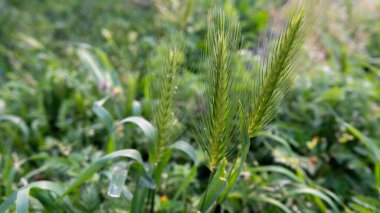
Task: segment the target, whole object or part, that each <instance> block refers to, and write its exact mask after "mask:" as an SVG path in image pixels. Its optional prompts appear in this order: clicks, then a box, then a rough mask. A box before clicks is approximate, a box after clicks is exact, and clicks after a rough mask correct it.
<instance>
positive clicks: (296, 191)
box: [286, 186, 340, 213]
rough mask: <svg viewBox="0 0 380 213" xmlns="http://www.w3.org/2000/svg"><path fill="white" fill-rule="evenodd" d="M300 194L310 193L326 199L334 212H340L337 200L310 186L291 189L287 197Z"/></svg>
mask: <svg viewBox="0 0 380 213" xmlns="http://www.w3.org/2000/svg"><path fill="white" fill-rule="evenodd" d="M300 194H308V195H313V196H315V197H317V198H320V199H322V200H323V201H325V202H326V203H327V204H329V206H330V207H331V208H332V210H333V212H336V213H339V212H340V211H339V209H338V207H337V206H336V205H335V202H334V201H333V200H331V198H330V197H328V196H327V195H326V194H324V193H323V192H321V191H319V190H316V189H312V188H309V187H304V186H301V187H300V188H296V189H293V190H289V191H288V193H287V194H286V197H292V196H299V195H300Z"/></svg>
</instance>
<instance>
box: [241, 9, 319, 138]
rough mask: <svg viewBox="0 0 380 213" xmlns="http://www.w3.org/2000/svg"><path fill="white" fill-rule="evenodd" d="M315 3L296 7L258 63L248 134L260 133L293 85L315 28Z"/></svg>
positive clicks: (250, 101) (250, 98) (252, 85)
mask: <svg viewBox="0 0 380 213" xmlns="http://www.w3.org/2000/svg"><path fill="white" fill-rule="evenodd" d="M311 9H312V6H310V5H309V6H306V3H299V4H297V5H296V6H293V8H292V13H291V16H290V19H289V21H288V24H287V26H286V27H285V28H284V29H283V30H282V31H281V32H280V34H279V36H278V38H277V39H275V40H274V44H273V46H271V47H268V49H267V50H266V51H264V53H266V54H265V55H263V56H262V61H261V63H260V65H259V66H258V77H257V78H256V79H255V81H253V82H252V83H251V86H250V87H251V88H252V93H251V94H250V96H251V97H248V100H249V103H248V104H247V105H248V108H249V109H250V110H249V116H248V128H249V136H250V137H255V136H256V135H257V133H258V132H259V131H260V130H261V129H262V128H263V127H264V126H265V125H266V124H268V123H269V122H270V121H271V120H272V119H273V117H274V115H275V114H276V111H277V108H278V105H279V104H280V102H281V100H282V99H283V97H284V96H285V94H286V93H287V92H288V91H289V89H290V88H291V85H292V82H293V81H294V77H295V75H296V73H297V70H298V67H299V64H300V62H301V61H302V60H303V59H304V55H303V53H302V51H301V50H302V46H303V44H304V43H305V40H306V38H307V35H308V34H309V33H310V32H311V28H312V25H313V23H312V20H314V19H313V15H312V14H313V13H312V10H311Z"/></svg>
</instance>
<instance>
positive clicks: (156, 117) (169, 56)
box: [150, 34, 184, 163]
mask: <svg viewBox="0 0 380 213" xmlns="http://www.w3.org/2000/svg"><path fill="white" fill-rule="evenodd" d="M181 37H182V36H181V35H180V34H176V35H174V36H172V37H171V38H169V39H168V40H165V41H164V42H163V44H162V45H160V47H159V48H158V51H157V52H158V53H157V55H159V56H160V57H159V58H160V59H161V60H163V61H160V62H159V65H158V67H156V70H154V74H153V76H154V80H153V82H154V83H153V84H152V85H151V87H150V93H151V95H152V97H153V99H154V100H156V103H155V105H154V108H153V123H154V126H155V127H156V138H155V140H156V143H155V144H154V152H153V153H152V154H153V158H154V159H155V161H154V163H159V162H161V161H162V158H163V157H164V155H165V152H166V150H167V148H168V145H169V144H170V143H172V142H173V141H174V139H175V137H176V136H177V131H176V130H178V128H177V127H176V117H175V114H174V102H175V96H176V93H177V88H178V84H179V80H180V79H179V77H178V76H179V72H180V68H181V63H182V62H183V59H184V58H183V45H182V38H181Z"/></svg>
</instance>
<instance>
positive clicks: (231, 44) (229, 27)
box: [196, 9, 240, 171]
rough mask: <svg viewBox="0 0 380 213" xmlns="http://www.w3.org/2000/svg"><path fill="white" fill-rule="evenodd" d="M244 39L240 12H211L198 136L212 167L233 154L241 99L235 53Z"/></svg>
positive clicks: (206, 158)
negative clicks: (235, 91)
mask: <svg viewBox="0 0 380 213" xmlns="http://www.w3.org/2000/svg"><path fill="white" fill-rule="evenodd" d="M239 41H240V27H239V23H238V19H237V17H236V16H232V17H226V15H225V14H224V12H223V11H221V10H218V9H215V10H213V11H211V12H210V14H209V16H208V32H207V36H206V52H205V61H208V63H207V65H206V68H205V73H204V74H205V84H206V88H205V92H204V95H203V97H202V98H204V99H203V100H200V101H199V103H200V105H201V103H204V102H206V103H205V104H206V108H205V112H204V116H202V117H201V125H200V126H199V128H198V129H197V132H196V137H197V138H196V139H197V141H198V142H199V144H200V146H201V147H202V149H203V151H204V152H205V153H206V155H205V160H206V165H207V166H208V168H209V169H210V170H211V171H213V170H214V169H215V168H216V167H217V166H218V164H219V163H220V162H221V161H222V160H223V159H225V158H227V159H228V158H230V157H232V156H233V153H234V152H233V151H234V150H235V148H236V146H237V143H236V140H235V139H236V138H235V136H236V132H237V125H235V124H234V119H235V118H236V112H237V102H236V101H234V100H233V98H232V97H233V84H234V82H233V79H234V62H235V56H236V55H235V53H236V50H237V48H238V45H239Z"/></svg>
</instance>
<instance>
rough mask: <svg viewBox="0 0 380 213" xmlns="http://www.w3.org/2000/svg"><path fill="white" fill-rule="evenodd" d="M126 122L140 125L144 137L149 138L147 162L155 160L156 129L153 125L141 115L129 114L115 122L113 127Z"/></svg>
mask: <svg viewBox="0 0 380 213" xmlns="http://www.w3.org/2000/svg"><path fill="white" fill-rule="evenodd" d="M126 123H133V124H135V125H137V126H138V127H140V129H141V130H142V131H143V132H144V134H145V135H146V137H147V138H148V139H149V143H148V150H149V162H155V154H154V153H155V140H156V129H155V128H154V127H153V125H152V124H151V123H150V122H149V121H147V120H145V119H144V118H143V117H138V116H131V117H128V118H125V119H123V120H121V121H119V122H117V123H116V124H115V127H114V128H116V127H118V126H120V125H123V124H126Z"/></svg>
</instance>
